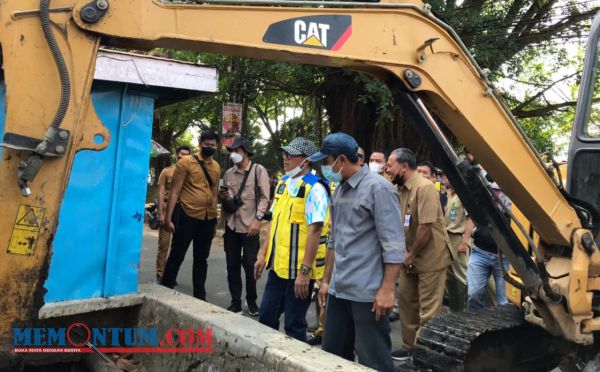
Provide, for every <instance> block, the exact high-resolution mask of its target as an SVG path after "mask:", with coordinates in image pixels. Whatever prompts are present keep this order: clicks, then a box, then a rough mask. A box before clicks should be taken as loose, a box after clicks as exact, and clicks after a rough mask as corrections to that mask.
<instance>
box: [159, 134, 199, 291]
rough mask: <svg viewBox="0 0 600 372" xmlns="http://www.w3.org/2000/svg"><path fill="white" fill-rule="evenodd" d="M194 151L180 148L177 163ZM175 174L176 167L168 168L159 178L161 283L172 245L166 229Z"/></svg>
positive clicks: (177, 151)
mask: <svg viewBox="0 0 600 372" xmlns="http://www.w3.org/2000/svg"><path fill="white" fill-rule="evenodd" d="M191 153H192V151H191V150H190V148H189V147H188V146H179V147H177V149H176V150H175V155H176V156H177V161H179V160H181V158H183V157H184V156H187V155H189V154H191ZM173 172H175V165H172V166H170V167H166V168H165V169H163V170H162V172H160V176H158V196H157V198H156V204H157V205H156V209H158V225H159V226H160V228H159V230H158V252H157V253H156V282H157V283H160V281H161V280H162V276H163V273H164V271H165V264H166V263H167V253H169V245H171V236H172V234H171V232H170V231H168V230H167V229H166V227H165V212H166V211H167V203H169V196H170V195H171V180H172V179H173Z"/></svg>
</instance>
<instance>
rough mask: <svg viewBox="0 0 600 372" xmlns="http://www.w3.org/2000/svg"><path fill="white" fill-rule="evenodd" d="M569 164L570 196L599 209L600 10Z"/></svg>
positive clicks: (594, 221) (599, 240)
mask: <svg viewBox="0 0 600 372" xmlns="http://www.w3.org/2000/svg"><path fill="white" fill-rule="evenodd" d="M568 164H569V165H568V184H567V189H568V190H569V193H570V194H571V196H573V197H574V198H576V199H579V200H580V201H583V202H584V206H585V204H589V205H588V206H587V207H588V209H595V211H600V14H599V15H597V16H596V18H595V20H594V22H593V24H592V28H591V32H590V38H589V43H588V46H587V52H586V60H585V65H584V68H583V76H582V79H581V86H580V89H579V97H578V100H577V111H576V115H575V122H574V125H573V133H572V135H571V144H570V147H569V163H568ZM590 207H593V208H590ZM597 213H598V212H596V215H595V216H591V219H592V225H594V226H596V231H594V229H592V231H593V233H594V234H595V240H596V244H600V234H599V233H598V229H597V227H598V225H600V221H598V218H600V216H598V214H597ZM592 214H594V213H593V212H592Z"/></svg>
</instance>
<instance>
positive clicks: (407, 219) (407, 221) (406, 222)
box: [404, 205, 410, 227]
mask: <svg viewBox="0 0 600 372" xmlns="http://www.w3.org/2000/svg"><path fill="white" fill-rule="evenodd" d="M409 226H410V205H407V206H406V214H405V215H404V227H409Z"/></svg>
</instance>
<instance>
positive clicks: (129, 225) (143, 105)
mask: <svg viewBox="0 0 600 372" xmlns="http://www.w3.org/2000/svg"><path fill="white" fill-rule="evenodd" d="M155 98H156V95H153V94H152V93H151V92H150V90H149V89H145V88H138V87H136V88H132V86H131V85H128V84H122V83H115V82H102V81H96V82H94V86H93V89H92V102H93V104H94V108H95V110H96V112H97V113H98V116H99V117H100V119H101V120H102V122H103V123H104V125H105V126H106V127H107V128H108V130H109V131H110V133H111V137H112V138H111V141H110V145H109V146H108V147H107V148H106V149H104V150H102V151H90V150H85V151H80V152H78V153H77V154H76V155H75V160H74V164H73V168H72V172H71V176H70V179H69V183H68V185H67V189H66V191H65V196H64V201H63V203H62V206H61V210H60V216H59V224H58V229H57V231H56V236H55V238H54V242H53V250H54V252H53V255H52V260H51V263H50V272H49V276H48V279H47V280H46V283H45V287H46V289H47V290H48V292H47V293H46V295H45V298H44V299H45V302H46V303H49V302H58V301H67V300H81V299H89V298H99V297H110V296H115V295H122V294H129V293H135V292H137V288H138V273H139V265H140V254H141V247H142V231H143V224H144V206H145V201H146V188H147V177H148V167H149V161H150V140H151V136H152V118H153V110H154V101H155ZM5 99H6V89H5V86H4V84H0V136H4V122H5V117H6V114H5V111H6V110H5V109H4V108H5ZM0 151H1V148H0ZM0 156H1V153H0Z"/></svg>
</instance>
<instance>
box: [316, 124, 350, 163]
mask: <svg viewBox="0 0 600 372" xmlns="http://www.w3.org/2000/svg"><path fill="white" fill-rule="evenodd" d="M357 152H358V143H357V142H356V140H355V139H354V138H352V137H351V136H349V135H347V134H346V133H342V132H338V133H332V134H330V135H328V136H327V137H325V139H323V144H322V145H321V151H319V152H317V153H316V154H313V155H311V156H310V157H309V158H308V161H310V162H312V163H316V162H318V161H321V160H323V159H325V158H326V157H328V156H333V157H334V158H337V157H338V156H340V155H345V156H346V157H347V158H349V159H351V160H354V159H356V153H357Z"/></svg>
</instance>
